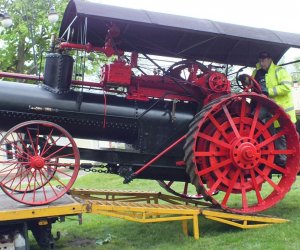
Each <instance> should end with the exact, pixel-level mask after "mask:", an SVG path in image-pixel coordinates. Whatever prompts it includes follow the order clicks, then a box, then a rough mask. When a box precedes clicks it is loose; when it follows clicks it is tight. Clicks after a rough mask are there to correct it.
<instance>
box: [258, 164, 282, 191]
mask: <svg viewBox="0 0 300 250" xmlns="http://www.w3.org/2000/svg"><path fill="white" fill-rule="evenodd" d="M255 171H256V172H257V173H258V174H259V175H260V176H261V177H263V179H264V180H265V181H267V182H268V183H269V184H270V185H271V186H272V187H273V188H274V189H275V190H276V191H277V192H278V193H280V192H281V188H280V187H279V186H278V185H277V184H276V183H275V182H273V181H272V180H271V179H270V178H269V177H268V176H267V175H266V174H265V173H264V172H263V171H261V170H260V169H259V168H255Z"/></svg>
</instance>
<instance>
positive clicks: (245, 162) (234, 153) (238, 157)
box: [231, 137, 261, 169]
mask: <svg viewBox="0 0 300 250" xmlns="http://www.w3.org/2000/svg"><path fill="white" fill-rule="evenodd" d="M257 145H258V143H257V142H256V141H255V140H254V139H252V138H248V137H243V138H241V139H239V140H237V141H236V142H234V143H233V144H232V148H231V157H232V159H233V163H234V165H235V166H236V167H239V168H241V169H252V168H254V167H255V166H257V164H258V163H259V159H260V156H261V151H260V149H259V148H257V147H256V146H257Z"/></svg>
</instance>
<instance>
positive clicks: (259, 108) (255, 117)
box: [249, 103, 261, 138]
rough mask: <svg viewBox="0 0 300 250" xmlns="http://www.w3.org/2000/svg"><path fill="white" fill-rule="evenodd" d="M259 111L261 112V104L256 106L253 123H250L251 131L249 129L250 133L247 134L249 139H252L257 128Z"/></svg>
mask: <svg viewBox="0 0 300 250" xmlns="http://www.w3.org/2000/svg"><path fill="white" fill-rule="evenodd" d="M260 111H261V104H260V103H259V104H257V106H256V108H255V112H254V116H253V121H252V125H251V129H250V133H249V137H250V138H253V135H254V131H255V128H257V121H258V117H259V113H260Z"/></svg>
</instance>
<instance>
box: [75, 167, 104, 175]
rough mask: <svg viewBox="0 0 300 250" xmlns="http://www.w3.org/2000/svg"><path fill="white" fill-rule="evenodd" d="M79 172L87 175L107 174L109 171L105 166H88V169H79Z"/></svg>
mask: <svg viewBox="0 0 300 250" xmlns="http://www.w3.org/2000/svg"><path fill="white" fill-rule="evenodd" d="M80 170H83V171H84V172H88V173H99V174H101V173H105V174H107V173H109V169H108V166H107V165H90V167H81V168H80Z"/></svg>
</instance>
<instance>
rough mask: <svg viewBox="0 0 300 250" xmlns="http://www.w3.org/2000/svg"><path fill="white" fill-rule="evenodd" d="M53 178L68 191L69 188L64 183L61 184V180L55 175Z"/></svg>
mask: <svg viewBox="0 0 300 250" xmlns="http://www.w3.org/2000/svg"><path fill="white" fill-rule="evenodd" d="M52 178H53V179H55V180H56V181H57V182H59V183H60V184H61V185H62V186H63V187H64V188H65V189H67V186H66V185H65V184H64V183H63V182H61V180H60V179H59V178H57V177H56V176H55V175H53V176H52Z"/></svg>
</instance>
